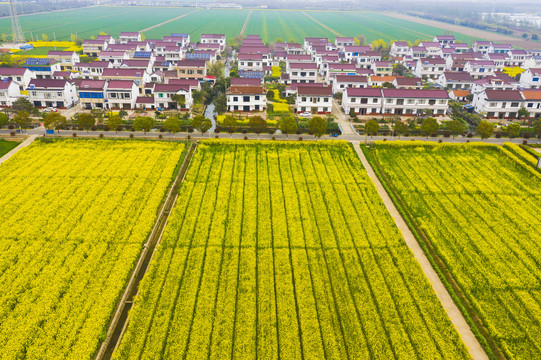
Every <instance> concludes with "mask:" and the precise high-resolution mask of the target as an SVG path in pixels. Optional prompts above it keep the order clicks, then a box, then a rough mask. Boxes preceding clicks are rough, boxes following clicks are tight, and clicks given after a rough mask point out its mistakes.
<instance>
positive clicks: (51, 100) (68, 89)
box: [28, 79, 78, 108]
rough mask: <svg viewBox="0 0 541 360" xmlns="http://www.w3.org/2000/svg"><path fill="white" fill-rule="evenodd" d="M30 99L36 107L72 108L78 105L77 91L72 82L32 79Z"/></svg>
mask: <svg viewBox="0 0 541 360" xmlns="http://www.w3.org/2000/svg"><path fill="white" fill-rule="evenodd" d="M28 99H29V100H30V102H32V103H33V104H34V106H35V107H38V108H42V107H56V108H70V107H72V106H73V105H74V104H76V103H77V101H78V97H77V89H76V87H75V84H74V83H73V82H72V81H71V80H58V79H32V80H30V83H29V84H28Z"/></svg>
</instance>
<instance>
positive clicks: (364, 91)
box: [346, 88, 381, 97]
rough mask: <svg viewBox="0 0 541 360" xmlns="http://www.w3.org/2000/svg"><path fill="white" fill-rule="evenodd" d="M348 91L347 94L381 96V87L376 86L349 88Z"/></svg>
mask: <svg viewBox="0 0 541 360" xmlns="http://www.w3.org/2000/svg"><path fill="white" fill-rule="evenodd" d="M346 92H347V96H356V97H357V96H366V97H381V89H375V88H349V89H346Z"/></svg>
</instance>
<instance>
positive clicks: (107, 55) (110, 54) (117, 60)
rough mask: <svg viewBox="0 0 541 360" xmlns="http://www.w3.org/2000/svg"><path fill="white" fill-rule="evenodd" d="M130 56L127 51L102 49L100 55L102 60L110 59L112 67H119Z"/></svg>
mask: <svg viewBox="0 0 541 360" xmlns="http://www.w3.org/2000/svg"><path fill="white" fill-rule="evenodd" d="M129 58H130V57H129V55H128V54H127V53H126V52H125V51H107V50H106V51H102V52H100V55H99V56H98V59H99V60H100V61H108V62H110V63H111V65H112V67H119V66H120V64H122V61H124V60H128V59H129Z"/></svg>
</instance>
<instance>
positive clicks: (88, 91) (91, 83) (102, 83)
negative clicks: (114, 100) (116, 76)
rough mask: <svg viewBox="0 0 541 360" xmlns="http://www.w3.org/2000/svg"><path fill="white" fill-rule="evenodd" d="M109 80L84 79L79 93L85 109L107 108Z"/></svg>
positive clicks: (82, 106) (78, 90)
mask: <svg viewBox="0 0 541 360" xmlns="http://www.w3.org/2000/svg"><path fill="white" fill-rule="evenodd" d="M106 88H107V80H82V81H81V82H80V84H79V87H78V89H77V95H78V96H79V101H80V103H81V108H83V109H84V110H92V109H105V108H106V105H105V103H106V101H107V98H106V95H105V89H106Z"/></svg>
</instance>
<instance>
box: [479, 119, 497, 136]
mask: <svg viewBox="0 0 541 360" xmlns="http://www.w3.org/2000/svg"><path fill="white" fill-rule="evenodd" d="M476 132H477V134H478V135H479V136H480V137H481V139H488V138H489V137H491V136H492V134H494V124H493V123H490V122H488V121H481V122H480V123H479V125H478V126H477V129H476Z"/></svg>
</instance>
